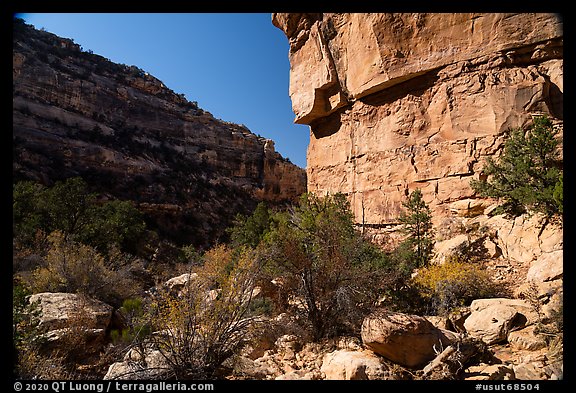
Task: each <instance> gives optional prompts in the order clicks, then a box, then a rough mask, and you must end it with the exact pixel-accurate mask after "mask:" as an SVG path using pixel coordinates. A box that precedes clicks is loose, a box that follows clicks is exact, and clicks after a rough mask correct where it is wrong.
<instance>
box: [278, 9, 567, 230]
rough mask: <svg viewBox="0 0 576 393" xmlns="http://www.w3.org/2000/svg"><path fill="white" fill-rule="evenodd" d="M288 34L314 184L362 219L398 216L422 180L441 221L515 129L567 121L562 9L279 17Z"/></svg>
mask: <svg viewBox="0 0 576 393" xmlns="http://www.w3.org/2000/svg"><path fill="white" fill-rule="evenodd" d="M272 23H273V24H274V25H275V26H276V27H278V28H280V29H281V30H283V31H284V33H285V34H286V36H287V38H288V40H289V43H290V51H289V59H290V90H289V93H290V97H291V99H292V107H293V110H294V113H295V115H296V118H295V122H296V123H300V124H308V125H309V126H310V131H311V132H310V134H311V137H310V145H309V147H308V154H307V175H308V191H311V192H315V193H318V194H325V193H334V192H343V193H345V194H347V195H348V196H349V199H350V201H351V204H352V208H353V211H354V214H355V216H356V220H357V222H359V223H360V222H363V223H365V224H367V225H373V226H382V225H384V226H385V225H387V224H393V223H394V222H395V221H396V219H397V217H398V214H399V212H400V209H401V208H402V206H401V202H402V201H403V200H404V198H405V197H406V195H408V194H409V193H410V192H411V191H413V190H414V189H416V188H419V189H421V191H422V193H423V195H424V199H425V201H426V202H427V203H428V204H429V206H430V207H431V208H432V210H433V212H434V213H435V214H434V216H435V217H436V218H439V217H442V216H446V215H449V214H450V206H451V205H452V204H453V203H457V202H458V201H461V200H465V199H470V198H476V197H477V196H476V195H474V192H473V190H472V189H471V188H470V186H469V181H470V179H472V178H478V176H480V172H481V168H482V166H483V163H484V159H485V158H486V157H488V156H494V155H497V154H499V153H500V152H501V150H502V146H503V142H504V140H505V138H506V135H507V131H508V130H509V129H510V128H516V127H526V126H528V125H529V124H530V123H531V121H532V117H533V116H534V115H536V114H547V115H548V116H549V117H550V118H551V119H552V120H553V122H554V123H555V124H556V125H558V126H559V127H560V128H562V120H563V27H562V18H561V16H559V15H556V14H503V13H494V14H475V13H466V14H465V13H446V14H444V13H442V14H433V13H432V14H428V13H415V14H412V13H410V14H328V13H325V14H279V13H277V14H273V15H272Z"/></svg>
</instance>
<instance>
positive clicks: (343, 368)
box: [320, 349, 389, 380]
mask: <svg viewBox="0 0 576 393" xmlns="http://www.w3.org/2000/svg"><path fill="white" fill-rule="evenodd" d="M320 370H321V371H322V373H324V375H325V379H331V380H356V379H387V377H388V375H389V371H388V370H389V366H387V365H386V363H384V361H383V359H382V358H380V357H379V356H377V355H375V354H374V352H372V351H366V350H364V351H349V350H345V349H344V350H339V351H334V352H331V353H327V354H326V355H324V359H323V361H322V367H321V369H320Z"/></svg>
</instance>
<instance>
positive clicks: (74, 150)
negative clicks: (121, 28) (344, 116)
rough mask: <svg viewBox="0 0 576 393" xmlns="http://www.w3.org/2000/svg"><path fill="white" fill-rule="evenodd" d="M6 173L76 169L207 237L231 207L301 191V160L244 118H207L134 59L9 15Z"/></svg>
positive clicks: (224, 222)
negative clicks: (241, 121)
mask: <svg viewBox="0 0 576 393" xmlns="http://www.w3.org/2000/svg"><path fill="white" fill-rule="evenodd" d="M13 175H14V180H15V181H16V180H24V179H32V180H37V181H41V182H42V183H44V184H47V185H50V184H53V183H54V182H55V181H57V180H62V179H65V178H69V177H73V176H82V177H83V178H84V179H85V180H86V181H87V182H88V184H89V186H90V187H91V189H92V190H93V191H96V192H99V193H101V194H104V195H105V196H108V197H110V198H118V199H122V200H132V201H134V202H135V203H136V204H137V206H138V207H139V208H140V209H141V210H143V211H144V212H145V213H146V216H147V218H148V221H149V222H150V223H151V225H152V227H153V228H154V229H157V230H158V231H159V232H160V233H161V234H163V235H165V236H168V237H169V238H170V239H171V240H173V241H176V242H178V243H186V244H190V243H191V244H194V245H196V246H206V245H209V244H211V243H213V242H215V241H217V240H218V239H220V237H221V236H222V234H223V230H224V228H226V227H227V226H228V225H229V224H230V222H231V219H232V218H233V217H234V216H235V214H236V213H239V212H240V213H249V212H250V211H251V210H252V209H253V208H254V207H255V206H256V204H257V203H258V201H261V200H265V201H270V202H271V203H273V204H275V203H284V202H286V201H289V200H293V199H294V198H296V197H297V196H298V195H300V194H301V193H303V192H305V191H306V173H305V171H304V169H302V168H299V167H298V166H296V165H294V164H292V163H290V161H289V160H287V159H285V158H283V157H282V156H281V155H280V154H279V153H277V152H276V151H275V150H274V142H273V141H271V140H268V139H265V138H262V137H260V136H257V135H255V134H253V133H252V132H250V130H248V129H247V128H246V127H245V126H243V125H238V124H233V123H229V122H226V121H222V120H219V119H216V118H214V117H213V116H212V115H211V114H210V113H208V112H206V111H204V110H202V109H201V108H199V107H198V105H197V104H196V103H195V102H190V101H188V100H186V99H185V98H184V95H183V94H177V93H175V92H173V91H172V90H170V89H169V88H167V87H166V86H164V84H163V83H162V82H161V81H160V80H158V79H157V78H155V77H153V76H152V75H149V74H148V73H146V72H144V71H143V70H141V69H139V68H138V67H136V66H127V65H122V64H115V63H113V62H111V61H109V60H108V59H106V58H104V57H102V56H99V55H96V54H93V53H92V52H90V51H88V52H86V51H84V50H82V48H81V47H80V46H79V45H77V44H75V43H74V42H73V40H70V39H64V38H60V37H58V36H56V35H54V34H51V33H48V32H44V31H39V30H36V29H34V28H33V27H32V26H30V25H26V24H25V23H24V22H22V21H15V23H14V43H13Z"/></svg>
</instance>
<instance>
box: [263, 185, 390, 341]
mask: <svg viewBox="0 0 576 393" xmlns="http://www.w3.org/2000/svg"><path fill="white" fill-rule="evenodd" d="M258 251H259V255H260V258H261V259H262V260H263V261H264V262H265V266H266V272H267V274H268V281H270V280H272V279H277V280H278V281H279V282H281V283H282V284H281V286H280V291H282V292H283V295H280V296H278V299H282V300H283V303H284V304H280V305H279V306H284V307H287V308H288V311H290V312H291V313H293V315H295V316H297V317H299V318H300V319H301V320H303V321H305V322H306V324H305V325H306V326H305V328H306V331H307V332H308V333H309V334H310V336H311V337H312V339H313V340H320V339H322V338H324V337H330V336H336V335H339V334H344V333H352V334H356V333H358V328H359V326H360V324H361V321H362V319H363V318H364V316H365V315H366V313H367V312H369V310H370V309H371V307H372V306H373V305H374V303H375V301H376V299H377V298H378V296H379V295H380V294H381V292H382V288H383V287H384V286H385V285H386V283H387V282H388V281H387V280H388V278H387V273H388V271H387V269H386V267H387V266H388V265H389V260H388V259H387V258H386V256H385V255H384V254H383V253H382V252H381V251H380V250H379V249H377V248H376V247H375V246H374V245H373V244H372V243H370V242H369V241H368V240H366V239H364V238H363V237H362V236H361V234H360V233H359V232H358V231H356V230H355V227H354V221H353V216H352V213H351V211H350V207H349V204H348V202H347V200H346V197H345V196H344V195H343V194H335V195H331V196H326V197H324V198H320V197H317V196H315V195H313V194H304V195H303V196H302V197H301V199H300V203H299V205H298V206H296V207H295V208H293V209H291V211H289V212H284V213H278V214H276V215H275V216H274V224H273V225H272V228H271V230H270V232H269V233H268V234H267V235H266V236H265V239H264V241H263V242H262V243H261V245H260V247H259V248H258Z"/></svg>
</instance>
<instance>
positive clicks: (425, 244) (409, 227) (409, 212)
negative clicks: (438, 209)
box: [399, 189, 434, 267]
mask: <svg viewBox="0 0 576 393" xmlns="http://www.w3.org/2000/svg"><path fill="white" fill-rule="evenodd" d="M402 206H403V207H404V208H405V209H406V211H403V212H402V213H401V214H400V218H399V220H400V222H401V223H402V224H403V228H402V232H403V233H404V234H406V235H408V237H407V238H406V240H405V241H404V242H403V244H402V245H401V248H403V249H407V250H408V253H409V254H410V255H409V257H410V259H411V260H412V263H411V264H413V265H414V267H423V266H426V265H427V264H428V262H429V261H430V259H431V257H432V249H433V246H434V239H433V235H432V213H431V211H430V208H429V207H428V205H426V202H424V200H423V199H422V191H420V190H419V189H416V190H414V191H412V193H410V195H409V196H408V199H407V200H406V201H405V202H403V203H402Z"/></svg>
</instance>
